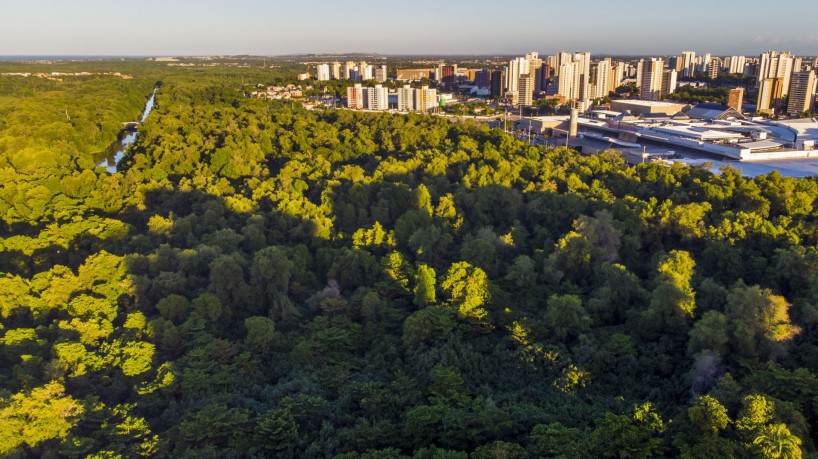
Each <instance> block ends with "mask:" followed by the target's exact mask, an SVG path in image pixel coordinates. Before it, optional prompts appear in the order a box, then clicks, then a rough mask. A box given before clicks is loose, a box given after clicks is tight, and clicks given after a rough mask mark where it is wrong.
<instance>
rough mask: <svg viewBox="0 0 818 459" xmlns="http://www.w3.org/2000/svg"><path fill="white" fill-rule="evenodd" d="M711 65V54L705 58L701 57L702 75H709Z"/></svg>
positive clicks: (700, 68)
mask: <svg viewBox="0 0 818 459" xmlns="http://www.w3.org/2000/svg"><path fill="white" fill-rule="evenodd" d="M710 63H711V62H710V53H706V54H705V55H704V56H701V62H700V64H699V71H700V72H702V73H707V71H708V70H709V69H710Z"/></svg>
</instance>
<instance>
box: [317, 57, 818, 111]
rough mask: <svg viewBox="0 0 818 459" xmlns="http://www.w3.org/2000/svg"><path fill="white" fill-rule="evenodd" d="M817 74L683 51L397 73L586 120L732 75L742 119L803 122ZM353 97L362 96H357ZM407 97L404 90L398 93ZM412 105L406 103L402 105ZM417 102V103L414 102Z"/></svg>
mask: <svg viewBox="0 0 818 459" xmlns="http://www.w3.org/2000/svg"><path fill="white" fill-rule="evenodd" d="M816 68H818V59H805V58H801V57H796V56H794V55H793V54H792V53H789V52H776V51H768V52H765V53H762V54H760V55H759V56H758V57H748V56H726V57H716V56H712V55H711V54H710V53H705V54H701V55H697V53H696V52H695V51H682V53H681V54H679V55H677V56H669V57H668V56H665V57H652V58H643V59H638V60H637V59H634V60H629V61H625V60H616V59H612V58H609V57H606V58H602V59H592V57H591V53H589V52H566V51H562V52H559V53H556V54H553V55H549V56H540V55H539V53H537V52H530V53H528V54H526V55H524V56H520V57H515V58H513V59H511V60H509V61H508V63H507V64H506V65H504V66H502V67H500V68H483V69H467V68H458V66H457V65H456V64H447V63H442V62H441V63H435V64H433V66H429V67H427V68H409V69H397V70H396V72H395V76H396V78H395V79H396V80H398V81H421V80H424V81H425V80H427V79H428V80H429V81H430V82H433V83H436V86H437V87H444V88H445V87H451V86H453V85H458V86H460V88H461V89H462V88H464V87H466V88H471V91H472V94H474V95H476V96H480V97H490V98H493V99H503V100H505V101H507V103H509V104H510V105H513V106H532V105H535V104H536V103H537V101H538V100H539V99H553V100H556V101H557V103H558V104H570V105H571V106H572V108H577V109H579V110H580V111H581V112H584V111H586V110H588V109H590V108H591V107H593V106H594V105H595V104H598V103H599V102H600V99H603V98H607V97H609V96H611V95H612V94H613V93H615V91H616V89H617V88H618V87H620V86H622V85H624V84H629V85H631V87H635V88H636V90H635V91H636V92H635V94H634V93H633V91H630V92H631V97H634V96H635V97H636V98H638V99H640V100H644V101H657V102H658V101H663V100H667V99H669V95H670V94H673V93H675V92H676V91H677V90H678V88H679V87H681V86H684V85H690V86H696V87H701V86H706V85H708V84H711V83H712V80H715V79H717V78H720V76H723V75H725V74H729V75H732V76H733V77H737V76H744V77H746V78H745V79H744V81H745V83H747V84H746V86H747V87H736V88H733V89H731V90H730V93H729V97H728V101H727V105H728V106H729V107H732V108H733V109H734V110H736V111H738V112H758V113H762V114H768V115H775V114H786V115H789V116H793V117H796V116H800V115H801V114H803V113H805V112H811V111H812V109H813V106H814V102H815V94H816V84H817V83H816V80H817V79H816V75H815V72H816ZM316 70H317V75H316V76H317V79H318V80H319V81H323V80H330V79H338V80H353V81H370V80H374V81H375V82H379V83H382V82H385V81H386V80H387V68H386V65H370V64H367V63H366V62H364V61H361V62H354V61H347V62H333V63H322V64H318V65H317V67H316ZM305 76H307V77H308V75H305ZM731 79H732V80H733V81H740V80H741V79H740V78H731ZM747 80H749V81H750V82H749V83H748V82H747ZM752 81H755V84H752V83H751V82H752ZM424 84H425V83H424ZM736 86H740V85H738V84H736ZM352 91H353V92H354V91H355V90H354V88H353V89H352ZM361 91H362V93H363V92H366V91H371V92H372V93H373V94H378V93H379V91H386V90H385V89H383V88H380V89H377V87H376V88H361ZM419 91H420V90H419ZM401 92H404V90H403V89H401V90H399V91H398V93H401ZM398 93H393V94H392V98H393V101H392V104H391V105H389V103H388V102H387V105H389V107H390V108H398V105H399V104H397V101H396V99H397V94H398ZM745 95H748V96H749V97H751V98H754V100H751V101H750V104H748V105H747V106H745V105H744V98H745ZM362 97H363V96H362ZM373 97H374V96H373ZM388 98H389V97H388V94H387V99H388ZM381 99H383V98H382V97H381V98H378V97H375V99H372V104H371V107H370V106H369V105H368V104H369V101H370V99H369V98H368V97H366V98H364V101H363V102H362V104H357V103H356V102H354V101H353V102H350V106H355V107H361V108H370V109H373V110H381V109H384V108H381V107H382V106H383V104H381V103H379V100H381ZM409 99H410V97H408V96H406V97H404V98H403V99H402V100H409ZM411 99H412V100H415V99H414V96H413V97H412V98H411ZM752 102H756V103H755V106H751V105H752ZM422 105H423V104H421V106H422ZM417 106H418V104H414V105H412V104H408V103H404V104H400V108H399V109H405V108H404V107H417ZM407 110H410V111H411V110H417V108H409V109H407ZM421 111H425V110H421Z"/></svg>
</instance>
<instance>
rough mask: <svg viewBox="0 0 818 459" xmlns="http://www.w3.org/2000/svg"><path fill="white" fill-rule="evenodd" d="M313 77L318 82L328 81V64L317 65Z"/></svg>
mask: <svg viewBox="0 0 818 459" xmlns="http://www.w3.org/2000/svg"><path fill="white" fill-rule="evenodd" d="M315 77H316V78H317V79H318V81H327V80H329V78H330V73H329V64H318V65H317V66H316V71H315Z"/></svg>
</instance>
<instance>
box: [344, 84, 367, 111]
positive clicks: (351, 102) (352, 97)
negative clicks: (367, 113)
mask: <svg viewBox="0 0 818 459" xmlns="http://www.w3.org/2000/svg"><path fill="white" fill-rule="evenodd" d="M347 107H349V108H354V109H362V108H364V90H363V88H362V87H361V85H360V84H356V85H354V86H350V87H348V88H347Z"/></svg>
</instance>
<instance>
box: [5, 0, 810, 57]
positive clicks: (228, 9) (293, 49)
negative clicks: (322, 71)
mask: <svg viewBox="0 0 818 459" xmlns="http://www.w3.org/2000/svg"><path fill="white" fill-rule="evenodd" d="M9 3H10V4H9V5H5V6H4V14H3V17H2V18H0V55H87V56H94V55H117V56H158V55H238V54H251V55H286V54H313V53H314V54H327V53H378V54H385V55H412V54H420V55H423V54H436V55H457V54H469V55H511V54H520V53H524V52H526V51H528V50H531V49H536V50H540V51H557V50H560V49H569V50H580V49H582V50H588V51H591V52H592V53H594V54H597V55H671V54H678V53H679V52H680V51H682V49H685V50H687V49H690V50H696V51H699V52H710V53H712V54H713V55H729V54H744V55H755V54H758V53H760V52H763V51H765V50H768V49H781V50H788V51H792V52H793V53H794V54H797V55H816V54H818V34H816V33H815V32H812V28H811V23H810V22H811V18H813V17H814V16H815V15H814V13H818V5H816V4H815V2H814V1H811V0H789V1H785V2H783V4H782V3H779V4H777V5H776V7H777V8H778V9H779V11H788V12H792V11H799V12H801V13H803V14H787V17H786V20H787V27H772V26H770V25H769V24H768V25H767V26H765V24H767V23H769V21H771V20H772V19H774V18H771V17H770V14H769V8H768V7H769V5H765V3H763V2H760V1H748V2H744V3H743V4H742V8H741V9H738V8H737V7H735V6H734V5H731V4H722V3H721V2H705V1H703V0H691V1H689V2H687V3H685V4H684V7H683V8H682V7H669V6H662V5H658V4H654V3H650V4H649V5H650V8H645V5H646V3H645V2H637V1H633V2H629V4H624V5H623V4H622V3H617V4H614V3H613V2H608V1H606V0H588V1H586V2H583V3H581V4H578V3H576V2H569V1H565V0H556V1H552V2H547V3H546V2H535V1H533V0H524V1H518V2H514V3H513V4H505V5H503V7H502V8H498V6H497V5H496V4H495V3H492V2H488V1H486V0H475V1H472V2H469V3H468V4H460V5H459V4H456V2H447V3H445V4H438V3H435V2H432V1H430V0H419V1H416V2H413V3H412V4H411V5H401V6H384V5H383V4H382V3H380V2H375V1H372V0H366V1H358V2H355V3H350V2H346V3H343V4H338V3H334V2H329V1H326V0H323V1H316V2H312V3H310V4H309V5H308V8H307V6H304V5H302V4H298V3H291V4H284V5H271V4H269V2H262V1H260V0H244V1H238V2H232V3H230V4H225V3H224V2H219V1H216V0H205V1H198V2H193V1H192V0H179V1H176V2H174V3H173V4H167V2H160V1H158V0H144V1H142V2H140V3H137V4H133V5H127V6H124V5H122V4H116V3H114V2H106V1H102V0H78V1H76V2H72V3H64V2H57V1H55V0H42V1H39V2H22V1H19V0H12V1H11V2H9ZM520 11H525V12H526V14H519V13H520ZM503 12H506V13H508V14H506V15H504V14H503ZM44 13H46V14H44ZM397 13H400V14H397Z"/></svg>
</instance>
